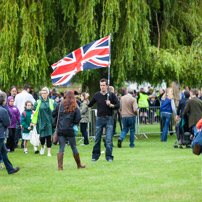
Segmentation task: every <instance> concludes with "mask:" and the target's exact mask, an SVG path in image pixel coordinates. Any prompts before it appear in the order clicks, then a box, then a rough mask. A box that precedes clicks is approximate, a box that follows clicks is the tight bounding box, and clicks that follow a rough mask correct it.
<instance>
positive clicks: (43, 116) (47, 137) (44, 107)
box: [32, 87, 57, 156]
mask: <svg viewBox="0 0 202 202" xmlns="http://www.w3.org/2000/svg"><path fill="white" fill-rule="evenodd" d="M48 94H49V90H48V88H47V87H44V88H43V89H42V94H41V97H40V98H39V100H37V102H35V104H34V111H35V114H34V116H33V118H32V123H33V124H36V127H37V133H38V134H40V142H41V145H42V148H41V151H40V154H41V155H43V154H44V151H45V141H46V143H47V149H48V156H51V144H52V143H51V135H52V134H53V127H52V125H53V117H52V111H53V109H54V108H55V107H56V105H57V103H56V102H55V101H54V100H52V99H50V98H49V97H48Z"/></svg>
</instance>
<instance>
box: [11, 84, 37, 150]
mask: <svg viewBox="0 0 202 202" xmlns="http://www.w3.org/2000/svg"><path fill="white" fill-rule="evenodd" d="M29 91H30V86H28V85H26V84H25V85H24V86H23V91H22V93H19V94H17V95H16V96H15V102H14V105H15V106H16V107H17V108H18V109H19V111H20V114H22V112H23V111H24V107H25V102H26V101H30V102H31V103H32V104H33V105H34V103H35V99H34V98H33V96H32V95H31V94H29ZM20 137H21V127H20V125H19V124H17V126H16V140H15V143H16V147H17V146H18V141H19V139H20ZM23 144H24V143H23V139H22V144H21V148H24V146H23Z"/></svg>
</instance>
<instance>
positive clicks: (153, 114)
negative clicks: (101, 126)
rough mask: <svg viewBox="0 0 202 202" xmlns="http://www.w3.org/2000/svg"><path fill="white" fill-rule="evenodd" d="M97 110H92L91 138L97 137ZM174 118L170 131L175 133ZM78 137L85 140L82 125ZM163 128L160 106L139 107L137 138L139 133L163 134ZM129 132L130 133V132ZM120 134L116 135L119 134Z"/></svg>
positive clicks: (89, 127) (144, 134) (142, 134)
mask: <svg viewBox="0 0 202 202" xmlns="http://www.w3.org/2000/svg"><path fill="white" fill-rule="evenodd" d="M96 116H97V110H96V109H91V110H90V122H89V124H88V136H89V139H91V140H93V139H94V138H95V123H96ZM173 125H174V123H173V120H172V119H171V123H170V127H169V131H168V133H170V134H173V133H175V131H174V130H173V129H172V128H173ZM78 128H79V131H78V133H77V134H76V138H80V139H81V140H80V141H79V142H81V141H83V136H82V134H81V132H80V127H78ZM162 130H163V123H162V120H161V117H160V107H148V108H139V110H138V114H137V116H136V124H135V138H136V139H138V137H137V135H140V138H142V137H143V136H144V137H145V138H148V137H147V135H148V134H161V131H162ZM128 134H129V133H128ZM119 135H120V134H118V135H116V136H119Z"/></svg>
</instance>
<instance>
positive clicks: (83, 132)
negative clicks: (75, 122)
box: [80, 123, 89, 145]
mask: <svg viewBox="0 0 202 202" xmlns="http://www.w3.org/2000/svg"><path fill="white" fill-rule="evenodd" d="M87 124H88V123H80V128H81V133H82V135H83V137H84V144H86V145H87V144H89V141H88V133H87Z"/></svg>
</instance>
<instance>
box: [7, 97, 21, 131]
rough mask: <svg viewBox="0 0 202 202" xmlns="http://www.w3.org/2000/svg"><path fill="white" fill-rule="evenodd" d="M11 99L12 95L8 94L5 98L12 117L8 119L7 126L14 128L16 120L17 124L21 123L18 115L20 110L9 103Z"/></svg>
mask: <svg viewBox="0 0 202 202" xmlns="http://www.w3.org/2000/svg"><path fill="white" fill-rule="evenodd" d="M11 99H14V98H13V97H12V96H9V97H8V100H7V106H8V109H9V111H10V112H11V115H12V118H11V120H10V121H11V126H9V128H16V123H17V122H18V123H19V125H21V123H20V117H21V115H20V111H19V110H18V108H17V107H16V106H15V105H13V106H10V105H9V101H10V100H11Z"/></svg>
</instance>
